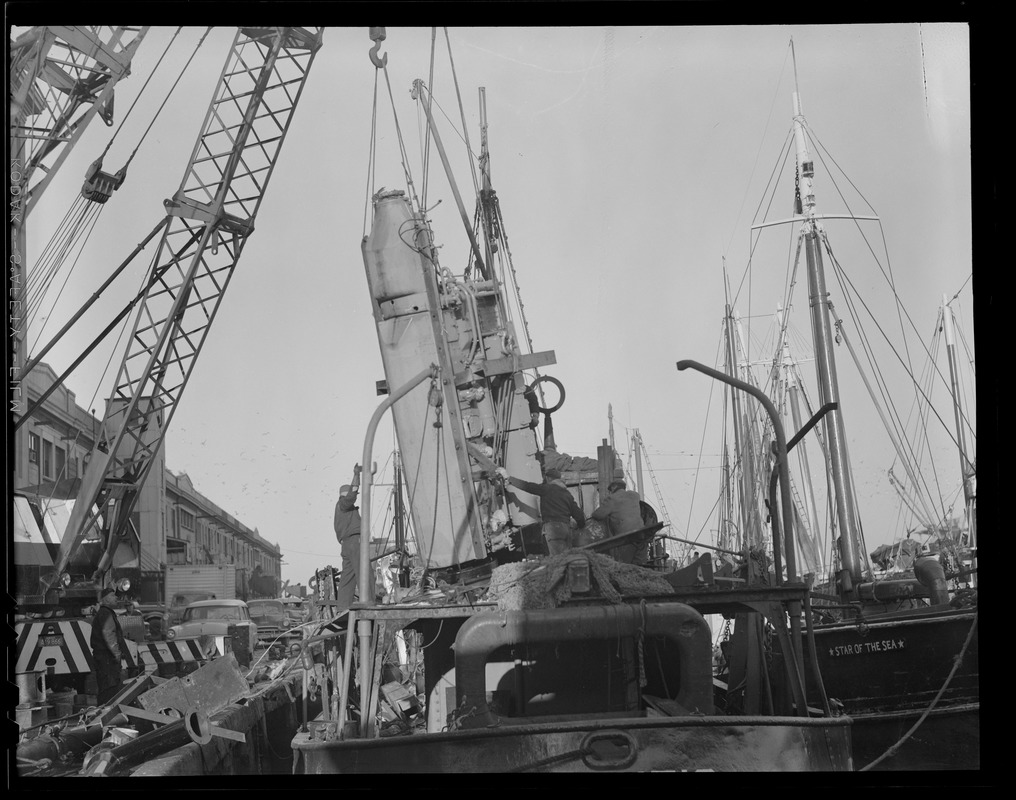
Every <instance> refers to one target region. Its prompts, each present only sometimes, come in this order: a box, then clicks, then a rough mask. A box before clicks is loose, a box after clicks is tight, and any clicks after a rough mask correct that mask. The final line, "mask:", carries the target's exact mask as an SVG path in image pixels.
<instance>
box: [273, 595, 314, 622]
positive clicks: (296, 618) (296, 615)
mask: <svg viewBox="0 0 1016 800" xmlns="http://www.w3.org/2000/svg"><path fill="white" fill-rule="evenodd" d="M279 599H280V600H281V601H282V603H283V605H285V606H286V613H287V614H289V622H290V625H299V624H300V623H302V622H306V621H307V616H308V614H307V612H308V608H307V602H306V601H305V600H304V599H303V598H302V597H281V598H279Z"/></svg>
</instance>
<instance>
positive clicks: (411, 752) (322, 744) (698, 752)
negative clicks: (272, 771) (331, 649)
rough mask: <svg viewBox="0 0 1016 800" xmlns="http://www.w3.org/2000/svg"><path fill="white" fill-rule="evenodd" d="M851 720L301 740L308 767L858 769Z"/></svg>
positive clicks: (670, 721)
mask: <svg viewBox="0 0 1016 800" xmlns="http://www.w3.org/2000/svg"><path fill="white" fill-rule="evenodd" d="M319 724H320V723H319ZM850 726H851V721H850V720H849V719H847V718H839V719H799V718H796V717H750V718H744V717H683V718H681V719H680V720H676V719H674V718H665V717H644V718H624V719H621V718H618V719H609V720H599V721H596V722H592V723H591V722H588V721H584V722H560V723H539V724H525V725H503V726H500V727H496V728H482V729H470V730H459V731H449V732H444V733H431V734H416V735H409V736H398V737H391V738H381V739H346V740H343V741H322V740H319V739H317V738H316V734H315V732H314V731H313V730H312V731H311V732H309V733H307V734H298V735H297V736H296V738H295V739H294V740H293V744H292V747H293V751H294V753H295V754H296V768H295V771H296V772H298V773H302V774H329V775H332V774H372V773H389V774H390V773H393V772H394V773H400V772H405V773H414V772H415V773H420V772H429V773H452V772H488V773H506V772H621V771H623V772H654V771H655V772H696V771H698V772H736V771H745V772H762V771H780V772H794V771H844V770H846V771H849V770H851V769H852V768H853V767H852V763H851V760H850V755H849V753H850V733H851V728H850Z"/></svg>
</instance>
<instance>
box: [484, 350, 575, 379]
mask: <svg viewBox="0 0 1016 800" xmlns="http://www.w3.org/2000/svg"><path fill="white" fill-rule="evenodd" d="M556 363H557V356H556V355H555V354H554V351H553V350H543V351H542V352H539V353H523V354H522V355H520V356H517V357H515V358H491V359H489V360H487V361H485V362H484V364H483V372H484V374H485V375H487V376H490V375H506V374H508V373H511V372H521V371H522V370H526V369H536V368H538V367H549V366H550V365H551V364H556Z"/></svg>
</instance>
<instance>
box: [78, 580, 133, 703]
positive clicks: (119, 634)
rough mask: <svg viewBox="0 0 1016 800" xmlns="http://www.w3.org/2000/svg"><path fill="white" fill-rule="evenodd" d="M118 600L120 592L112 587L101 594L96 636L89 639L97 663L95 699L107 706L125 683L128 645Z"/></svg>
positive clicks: (93, 625) (94, 627)
mask: <svg viewBox="0 0 1016 800" xmlns="http://www.w3.org/2000/svg"><path fill="white" fill-rule="evenodd" d="M115 603H116V592H115V591H114V590H113V589H112V588H106V589H103V590H102V592H101V593H100V595H99V610H98V611H96V612H95V617H94V618H93V619H92V635H91V637H90V639H89V642H88V643H89V645H90V646H91V648H92V659H93V661H94V662H95V682H96V686H97V688H96V696H95V699H96V702H97V703H98V704H99V705H105V704H106V703H107V702H108V701H109V700H111V699H112V698H113V696H114V695H116V693H117V692H118V691H120V686H121V685H122V683H123V673H122V672H121V670H120V659H122V658H123V656H124V651H125V650H126V649H127V644H126V642H124V638H123V630H122V629H121V628H120V620H119V619H118V618H117V616H116V612H115V611H114V610H113V606H114V604H115Z"/></svg>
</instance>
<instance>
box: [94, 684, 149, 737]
mask: <svg viewBox="0 0 1016 800" xmlns="http://www.w3.org/2000/svg"><path fill="white" fill-rule="evenodd" d="M152 686H153V684H152V678H151V676H150V675H138V676H137V677H136V678H134V679H132V680H131V681H130V683H126V684H124V686H123V688H122V689H120V691H119V692H117V693H116V695H115V696H114V697H113V698H112V699H111V700H110V701H109V702H108V703H107V704H106V709H105V710H104V711H103V712H102V713H101V714H100V715H99V719H98V722H99V723H100V724H102V725H109V723H110V721H111V720H112V719H113V717H115V716H116V715H117V714H119V713H120V705H121V704H124V705H129V704H130V703H133V702H134V701H135V700H136V699H137V698H138V697H140V696H141V695H142V694H144V693H145V692H146V691H148V690H149V689H151V688H152Z"/></svg>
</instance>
